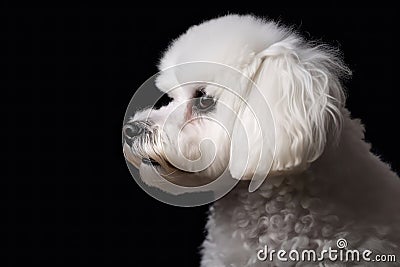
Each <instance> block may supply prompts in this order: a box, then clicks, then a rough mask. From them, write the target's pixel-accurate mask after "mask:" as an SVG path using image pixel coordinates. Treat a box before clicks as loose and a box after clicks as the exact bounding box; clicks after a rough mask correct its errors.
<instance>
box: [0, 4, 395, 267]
mask: <svg viewBox="0 0 400 267" xmlns="http://www.w3.org/2000/svg"><path fill="white" fill-rule="evenodd" d="M0 12H1V21H0V29H1V32H0V39H1V40H0V41H1V45H2V46H4V47H3V48H1V53H2V54H4V55H3V56H2V57H1V59H0V60H1V61H0V64H1V83H2V84H3V86H2V90H1V95H2V96H1V106H2V107H3V108H4V111H3V114H2V116H1V125H2V132H3V133H5V134H6V137H5V138H4V139H2V141H3V142H2V147H6V150H5V153H4V150H2V152H3V153H2V154H3V156H5V157H6V158H7V159H6V161H5V164H4V166H3V167H2V173H3V175H1V178H0V181H1V184H0V207H1V210H0V217H1V219H0V234H1V236H0V242H1V243H2V245H4V247H5V249H6V250H5V251H7V253H6V254H5V258H2V260H4V259H5V260H6V261H7V263H8V265H9V266H20V265H22V263H24V266H30V265H31V264H34V263H35V264H36V263H40V264H42V265H43V264H46V263H48V264H51V265H52V266H60V265H68V266H79V265H86V266H103V265H104V266H106V265H107V266H164V265H166V266H198V262H199V258H200V256H199V253H198V252H199V246H200V244H201V242H202V240H203V238H204V230H203V228H204V224H205V221H206V211H207V208H208V207H198V208H178V207H172V206H168V205H165V204H163V203H160V202H158V201H156V200H154V199H152V198H151V197H149V196H148V195H147V194H146V193H145V192H143V191H142V190H141V189H140V188H139V187H138V186H137V185H136V184H135V182H134V180H133V179H132V178H131V176H130V174H129V172H128V168H127V167H126V164H125V161H124V158H123V154H122V149H121V126H122V125H121V124H122V120H123V116H124V112H125V108H126V106H127V104H128V102H129V100H130V98H131V97H132V95H133V93H134V91H135V89H136V88H137V87H138V86H140V84H141V83H142V82H143V81H145V80H146V79H147V78H148V77H149V76H150V75H153V74H154V73H155V72H156V67H155V64H156V62H157V60H158V58H159V56H160V54H161V51H163V50H164V49H165V48H166V47H167V45H168V43H169V42H170V41H171V40H172V39H173V38H176V37H177V36H179V34H181V33H183V32H184V31H185V29H187V28H188V27H189V26H191V25H193V24H197V23H200V22H201V21H203V20H206V19H209V18H213V17H216V16H218V15H223V14H226V13H228V12H230V13H241V14H245V13H254V14H257V15H261V16H267V17H270V18H273V19H280V20H281V21H282V22H284V23H285V24H287V25H292V24H293V25H297V26H296V28H297V29H299V30H300V31H301V32H303V33H304V35H305V36H306V37H313V38H315V39H320V40H322V41H324V42H327V43H330V44H332V45H334V46H339V47H340V49H341V50H342V51H344V56H345V61H346V62H347V63H348V65H349V66H350V68H351V69H352V70H353V71H354V73H353V78H352V79H351V80H350V81H348V82H346V87H347V88H348V96H349V98H348V107H349V108H350V110H351V111H352V114H353V116H354V117H358V118H361V119H362V120H363V122H364V123H365V124H366V129H367V133H366V136H367V140H369V141H371V142H372V144H373V150H374V151H375V152H377V153H378V154H379V155H381V156H382V158H383V159H384V160H386V161H387V162H389V163H391V165H392V167H393V168H394V169H395V170H397V171H399V170H400V165H399V164H400V162H399V161H398V157H397V153H398V152H397V151H398V150H399V139H398V133H397V124H398V121H399V120H398V118H397V116H398V114H399V113H398V111H397V110H398V104H397V102H398V99H397V96H398V94H397V91H398V89H399V88H398V82H397V78H398V77H399V74H398V71H399V67H398V66H399V64H398V62H397V61H396V59H395V57H396V58H397V55H398V43H396V42H395V38H394V36H395V35H396V34H397V32H398V28H397V27H396V26H395V25H396V24H397V20H398V18H396V17H395V16H396V14H395V12H394V9H386V10H383V9H377V8H375V9H370V10H362V9H357V10H349V9H346V10H345V9H334V8H327V9H318V10H316V9H293V10H290V9H287V8H285V9H270V8H268V7H267V5H265V7H261V6H259V7H257V8H255V9H253V10H238V9H233V8H232V9H229V8H228V9H219V10H211V9H210V10H198V9H197V8H191V9H188V10H176V9H175V10H166V9H164V10H137V9H135V10H127V9H120V10H110V9H105V10H92V11H87V10H86V11H85V12H77V11H75V10H69V9H67V10H62V11H60V10H40V11H38V10H34V11H19V10H17V11H16V10H14V11H13V12H9V11H7V10H2V11H0ZM3 163H4V162H3ZM4 173H5V175H4ZM3 251H4V250H3ZM28 264H29V265H28Z"/></svg>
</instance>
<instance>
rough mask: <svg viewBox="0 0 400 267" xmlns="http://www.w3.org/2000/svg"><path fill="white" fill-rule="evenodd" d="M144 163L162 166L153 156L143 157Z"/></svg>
mask: <svg viewBox="0 0 400 267" xmlns="http://www.w3.org/2000/svg"><path fill="white" fill-rule="evenodd" d="M142 163H144V164H146V165H148V166H157V167H158V166H160V164H159V163H158V162H157V161H155V160H154V159H152V158H142Z"/></svg>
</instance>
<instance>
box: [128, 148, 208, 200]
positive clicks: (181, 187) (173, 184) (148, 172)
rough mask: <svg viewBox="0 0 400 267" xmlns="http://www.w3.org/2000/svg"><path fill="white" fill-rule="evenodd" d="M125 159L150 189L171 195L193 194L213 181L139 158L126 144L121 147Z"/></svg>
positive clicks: (196, 174)
mask: <svg viewBox="0 0 400 267" xmlns="http://www.w3.org/2000/svg"><path fill="white" fill-rule="evenodd" d="M123 151H124V155H125V158H126V159H127V161H128V162H129V163H131V164H132V165H133V166H134V167H135V168H136V169H138V170H139V174H140V178H141V180H142V181H143V182H144V183H145V184H147V185H149V186H152V187H157V188H159V189H161V190H163V191H166V192H168V193H172V194H182V193H186V192H194V191H196V190H192V189H195V188H196V187H199V186H203V185H207V184H208V183H210V182H212V181H213V180H214V179H210V178H206V177H204V176H203V175H201V173H196V172H187V171H183V170H180V169H178V168H176V167H174V166H172V165H171V164H168V163H166V162H163V163H162V164H160V162H157V161H156V160H154V159H152V158H150V157H149V158H141V157H139V156H137V155H135V154H134V153H133V152H132V149H131V147H130V146H129V145H128V144H126V143H125V144H124V147H123Z"/></svg>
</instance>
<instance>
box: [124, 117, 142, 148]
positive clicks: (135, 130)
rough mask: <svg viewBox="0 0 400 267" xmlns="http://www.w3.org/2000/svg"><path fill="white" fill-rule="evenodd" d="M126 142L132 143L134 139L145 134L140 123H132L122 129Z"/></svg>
mask: <svg viewBox="0 0 400 267" xmlns="http://www.w3.org/2000/svg"><path fill="white" fill-rule="evenodd" d="M122 131H123V134H124V137H125V140H126V141H127V142H128V144H129V143H130V141H131V140H132V138H134V137H135V136H138V135H140V134H142V133H143V131H144V129H143V126H142V125H141V124H140V123H137V122H130V123H127V124H125V126H124V128H123V129H122Z"/></svg>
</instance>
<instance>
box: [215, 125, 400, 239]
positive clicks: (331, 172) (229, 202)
mask: <svg viewBox="0 0 400 267" xmlns="http://www.w3.org/2000/svg"><path fill="white" fill-rule="evenodd" d="M363 138H364V134H363V127H362V126H361V124H360V122H359V121H358V120H351V119H350V118H346V119H345V121H344V127H343V132H342V135H341V139H340V142H339V144H338V145H336V146H330V147H329V148H327V149H326V151H325V152H324V154H323V155H322V156H321V157H320V158H319V159H318V160H316V161H315V162H314V163H312V164H311V165H310V166H309V168H308V169H307V170H305V171H303V172H301V173H290V174H284V173H283V174H281V175H276V176H272V177H267V179H266V181H265V182H264V183H263V184H262V185H261V187H260V188H259V189H258V190H257V191H255V192H253V193H250V192H248V184H249V183H248V182H245V181H242V182H240V183H239V184H238V186H237V187H236V188H235V189H234V190H232V191H231V192H230V193H229V194H227V195H226V196H225V197H223V198H222V199H220V200H219V201H217V202H216V203H215V205H214V207H213V210H214V211H215V215H214V216H215V219H216V220H221V221H231V222H234V223H235V224H236V225H235V226H234V228H235V227H237V228H238V229H240V228H243V227H245V225H248V224H259V223H260V219H262V218H263V220H268V225H269V226H268V227H269V228H270V227H272V228H271V229H272V230H271V229H269V230H268V231H269V232H271V231H272V232H273V233H274V235H272V236H273V237H271V236H270V235H268V238H276V240H275V241H274V242H278V241H279V239H280V238H282V239H284V238H285V237H282V236H280V235H281V234H282V235H285V234H287V233H288V232H290V231H293V229H294V231H295V232H296V233H302V232H303V231H311V229H310V228H312V225H313V224H314V223H315V221H314V220H317V219H318V220H320V221H321V222H319V223H320V224H319V225H322V228H321V229H317V230H318V231H322V234H323V235H326V236H327V237H328V236H329V235H330V234H331V231H336V230H337V228H338V227H339V228H340V227H344V225H349V224H353V225H355V227H363V226H362V225H377V226H378V225H395V224H399V222H400V216H399V213H398V211H399V210H400V207H399V203H400V180H399V179H398V177H397V176H396V174H395V173H393V172H391V171H390V167H389V166H388V165H386V164H385V163H383V162H381V161H380V160H379V158H378V157H376V156H373V155H371V154H370V152H369V150H370V145H369V144H367V143H366V142H365V141H364V140H363ZM377 165H379V166H377ZM360 195H363V196H364V197H363V198H356V197H354V196H360ZM394 201H395V202H396V204H394ZM384 214H393V217H391V218H387V216H384ZM395 216H397V217H396V218H395ZM271 225H272V226H271ZM274 225H275V226H274ZM274 227H275V228H276V229H275V228H274ZM368 227H369V226H368ZM393 227H395V226H393ZM245 228H246V227H245ZM248 228H249V229H257V231H261V230H260V228H259V227H248ZM289 228H290V230H289ZM378 228H379V229H381V231H382V234H386V233H384V232H385V229H387V228H385V227H377V229H378ZM274 229H275V230H276V231H275V230H274ZM314 230H315V229H314ZM374 231H375V230H374ZM368 232H370V230H366V233H368ZM248 234H249V235H250V236H251V235H254V238H256V237H259V234H261V233H248ZM266 238H267V237H266ZM270 241H271V240H270ZM272 241H273V240H272ZM272 241H271V242H272ZM354 242H356V241H354Z"/></svg>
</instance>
